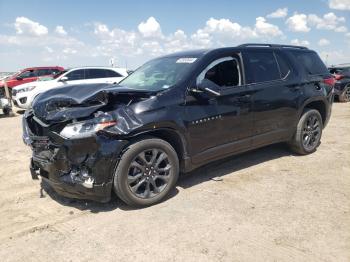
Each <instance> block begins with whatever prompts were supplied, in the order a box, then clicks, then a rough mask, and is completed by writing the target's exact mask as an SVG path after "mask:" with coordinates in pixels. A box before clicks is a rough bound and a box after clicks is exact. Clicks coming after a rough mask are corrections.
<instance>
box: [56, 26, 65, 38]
mask: <svg viewBox="0 0 350 262" xmlns="http://www.w3.org/2000/svg"><path fill="white" fill-rule="evenodd" d="M55 32H56V33H57V34H59V35H61V36H65V35H67V32H66V30H64V28H63V26H61V25H58V26H56V28H55Z"/></svg>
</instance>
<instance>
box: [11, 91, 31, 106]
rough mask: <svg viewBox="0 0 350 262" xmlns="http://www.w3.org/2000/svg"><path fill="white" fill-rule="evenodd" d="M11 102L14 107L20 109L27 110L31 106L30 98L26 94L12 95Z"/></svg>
mask: <svg viewBox="0 0 350 262" xmlns="http://www.w3.org/2000/svg"><path fill="white" fill-rule="evenodd" d="M12 101H13V103H14V104H15V106H17V107H19V108H22V109H28V108H29V107H30V104H31V97H30V96H28V94H26V93H23V94H22V93H17V94H15V95H13V94H12Z"/></svg>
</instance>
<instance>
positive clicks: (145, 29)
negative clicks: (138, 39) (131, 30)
mask: <svg viewBox="0 0 350 262" xmlns="http://www.w3.org/2000/svg"><path fill="white" fill-rule="evenodd" d="M138 30H139V32H140V33H141V34H142V35H143V36H144V37H159V36H161V35H162V30H161V28H160V24H159V23H158V21H157V20H156V19H155V18H154V17H153V16H151V17H149V18H148V19H147V21H146V22H141V23H140V24H139V26H138Z"/></svg>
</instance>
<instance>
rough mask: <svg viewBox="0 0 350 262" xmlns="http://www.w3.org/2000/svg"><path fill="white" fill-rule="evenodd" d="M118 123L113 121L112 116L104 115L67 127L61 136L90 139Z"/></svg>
mask: <svg viewBox="0 0 350 262" xmlns="http://www.w3.org/2000/svg"><path fill="white" fill-rule="evenodd" d="M116 123H117V121H116V120H115V119H113V118H112V116H111V115H109V114H107V113H102V114H99V115H98V116H97V117H95V118H93V119H90V120H86V121H81V122H74V123H71V124H69V125H67V126H65V127H64V128H63V130H62V131H61V132H60V135H61V136H63V137H65V138H84V137H89V136H91V135H93V134H95V133H96V132H98V131H100V130H102V129H105V128H106V127H109V126H113V125H115V124H116Z"/></svg>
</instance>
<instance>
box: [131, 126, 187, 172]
mask: <svg viewBox="0 0 350 262" xmlns="http://www.w3.org/2000/svg"><path fill="white" fill-rule="evenodd" d="M146 137H153V138H159V139H162V140H164V141H166V142H168V143H169V144H170V145H171V146H172V147H173V148H174V150H175V152H176V154H177V156H178V159H179V164H180V171H185V170H186V169H187V165H188V163H189V161H188V156H187V149H186V140H185V138H184V136H183V135H181V133H180V132H179V131H177V130H174V129H171V128H160V129H155V130H148V131H143V132H140V133H137V134H134V135H133V136H132V137H130V139H129V141H130V143H135V142H137V141H139V140H142V139H143V138H146Z"/></svg>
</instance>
